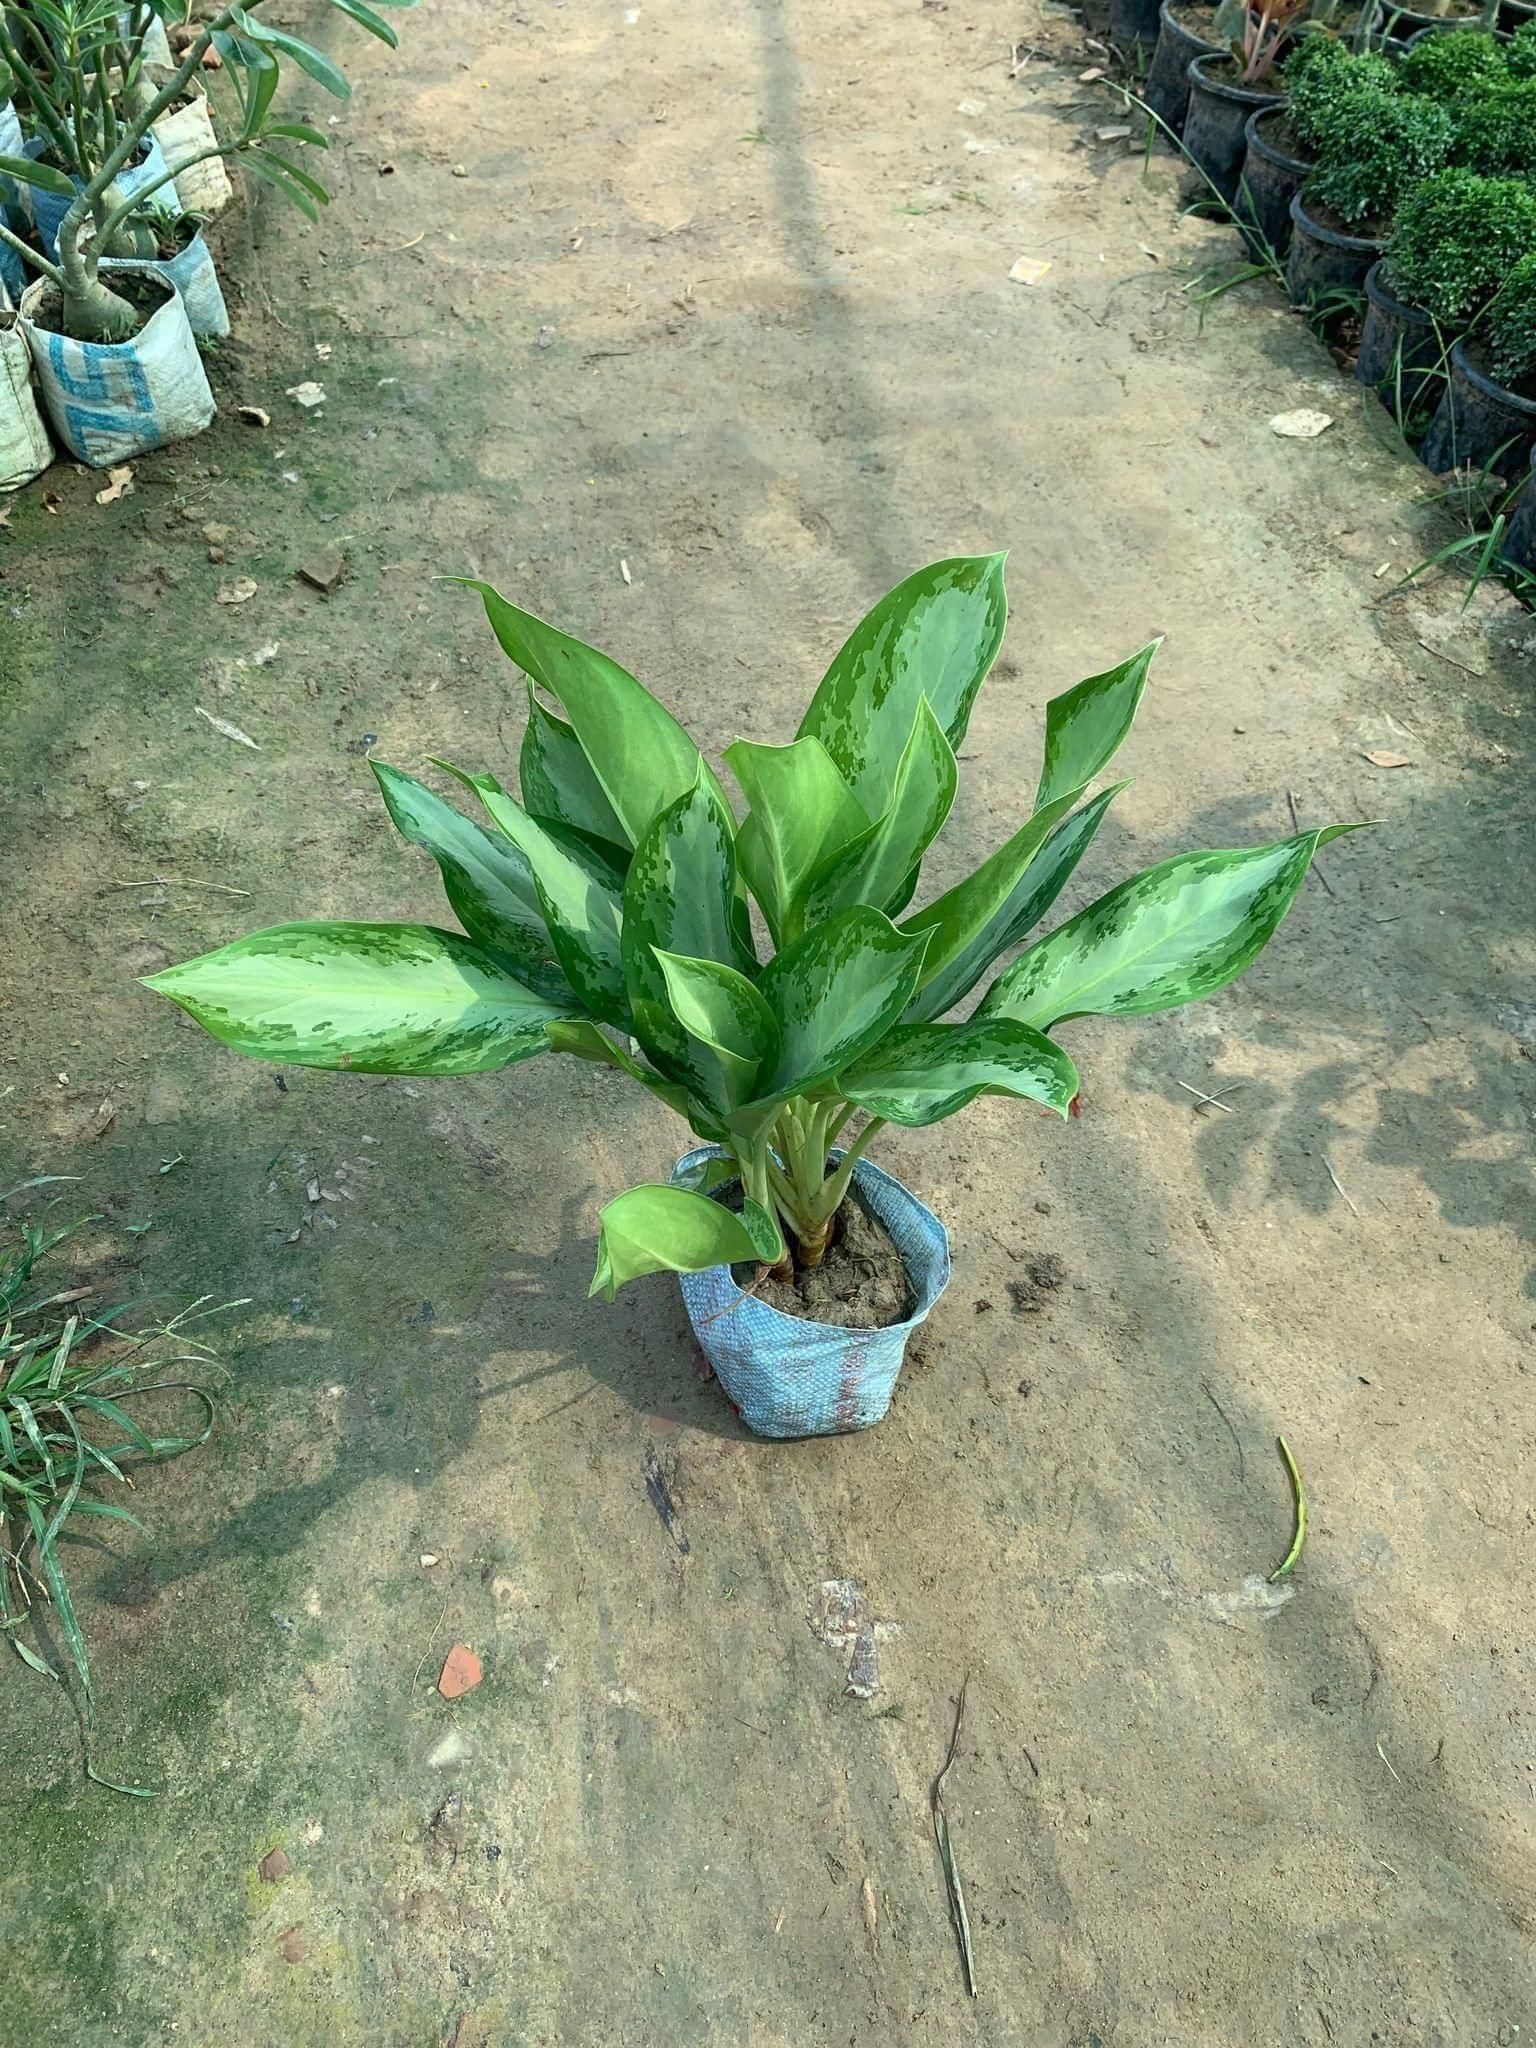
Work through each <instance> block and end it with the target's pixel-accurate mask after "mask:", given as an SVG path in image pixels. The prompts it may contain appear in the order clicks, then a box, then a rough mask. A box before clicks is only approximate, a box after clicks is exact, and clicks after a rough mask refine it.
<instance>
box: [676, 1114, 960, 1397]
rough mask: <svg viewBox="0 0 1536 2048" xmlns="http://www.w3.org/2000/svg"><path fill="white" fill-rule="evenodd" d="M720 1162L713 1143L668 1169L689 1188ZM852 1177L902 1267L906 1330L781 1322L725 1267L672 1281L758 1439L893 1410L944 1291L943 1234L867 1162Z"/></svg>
mask: <svg viewBox="0 0 1536 2048" xmlns="http://www.w3.org/2000/svg"><path fill="white" fill-rule="evenodd" d="M720 1156H721V1154H720V1151H719V1148H718V1147H717V1146H714V1145H703V1146H700V1147H699V1148H698V1149H697V1150H696V1151H693V1152H687V1153H685V1154H684V1155H683V1157H682V1158H681V1159H679V1161H678V1162H677V1164H676V1166H674V1167H673V1169H672V1182H673V1185H674V1186H677V1185H679V1184H684V1183H687V1182H688V1181H689V1180H691V1178H692V1177H693V1175H694V1173H695V1172H696V1171H697V1169H698V1168H699V1167H700V1166H701V1165H702V1164H703V1162H704V1161H705V1160H706V1159H718V1158H719V1157H720ZM833 1156H834V1158H835V1157H837V1156H838V1155H837V1154H834V1155H833ZM853 1179H854V1185H855V1186H856V1187H857V1188H858V1190H859V1193H860V1194H861V1195H862V1196H863V1197H864V1200H865V1201H866V1202H867V1203H868V1205H869V1208H870V1210H871V1212H872V1214H874V1215H875V1216H877V1217H878V1218H879V1220H880V1221H881V1222H882V1223H883V1224H884V1225H885V1227H886V1229H887V1230H888V1231H889V1232H890V1234H891V1241H892V1243H893V1244H894V1245H895V1246H896V1249H897V1250H898V1251H899V1252H900V1253H901V1256H902V1258H903V1259H904V1260H905V1262H906V1268H907V1277H908V1279H909V1280H910V1281H911V1282H912V1288H913V1292H914V1293H915V1294H916V1296H917V1306H916V1307H915V1308H914V1309H913V1311H912V1314H911V1315H910V1316H909V1317H908V1318H907V1320H906V1321H905V1322H904V1323H892V1324H891V1325H890V1327H889V1328H888V1329H884V1330H845V1329H842V1328H841V1327H840V1326H839V1325H837V1324H835V1323H811V1322H807V1321H805V1320H804V1318H802V1317H800V1316H787V1315H784V1314H783V1313H782V1312H781V1311H780V1310H779V1309H776V1308H770V1307H769V1305H768V1303H767V1302H765V1301H760V1300H758V1299H757V1298H756V1297H755V1296H753V1295H750V1294H744V1293H743V1291H742V1289H741V1288H740V1287H738V1286H737V1284H736V1282H735V1280H734V1279H733V1278H732V1277H731V1269H730V1267H729V1266H711V1267H710V1268H709V1270H708V1271H707V1272H704V1273H680V1274H679V1275H678V1280H679V1282H680V1284H681V1286H682V1290H683V1306H684V1307H685V1308H686V1309H687V1311H688V1320H689V1322H690V1323H691V1324H692V1325H693V1334H694V1336H695V1337H696V1338H697V1339H698V1341H699V1344H700V1346H701V1348H702V1350H703V1352H704V1356H705V1357H706V1358H707V1359H708V1360H709V1362H710V1364H711V1365H712V1366H713V1367H714V1369H715V1377H716V1378H717V1379H718V1380H719V1382H720V1384H721V1386H722V1387H724V1389H725V1391H726V1393H727V1394H728V1395H729V1396H730V1398H731V1400H732V1402H733V1403H734V1404H735V1406H736V1408H737V1409H738V1411H739V1412H740V1415H741V1419H742V1421H743V1422H744V1423H745V1424H746V1425H747V1427H748V1429H750V1430H753V1431H754V1432H755V1433H756V1434H757V1435H758V1436H772V1437H793V1436H833V1435H837V1434H840V1433H842V1432H844V1431H847V1430H853V1429H868V1428H869V1427H870V1425H871V1424H872V1423H876V1422H879V1421H880V1420H881V1418H882V1417H883V1416H884V1414H885V1411H886V1409H887V1408H889V1406H890V1405H891V1394H892V1392H893V1390H894V1389H895V1385H896V1376H897V1374H898V1373H899V1372H900V1371H901V1361H902V1358H903V1357H904V1355H905V1353H906V1348H907V1339H908V1338H909V1337H910V1336H911V1334H912V1332H913V1331H914V1330H915V1329H916V1328H917V1326H918V1324H919V1323H921V1322H922V1321H924V1319H925V1318H926V1317H927V1315H928V1312H929V1311H930V1309H931V1308H932V1307H933V1305H934V1303H935V1302H936V1301H937V1300H938V1298H939V1296H940V1295H941V1294H942V1293H943V1292H944V1289H945V1288H946V1287H947V1286H948V1285H949V1237H948V1235H947V1233H946V1232H945V1229H944V1226H943V1224H942V1223H941V1222H940V1221H939V1219H938V1217H937V1216H935V1215H934V1213H933V1211H932V1210H931V1209H927V1208H925V1207H924V1206H923V1204H922V1203H921V1202H920V1201H919V1200H918V1199H917V1197H916V1195H914V1194H912V1193H911V1192H910V1191H909V1190H908V1189H907V1188H904V1187H903V1186H902V1184H901V1182H900V1181H899V1180H895V1179H893V1178H892V1176H891V1175H890V1174H888V1173H882V1172H881V1171H880V1169H879V1167H878V1166H871V1165H870V1163H869V1161H868V1160H867V1159H861V1160H860V1161H859V1163H858V1165H857V1166H856V1167H855V1168H854V1169H853Z"/></svg>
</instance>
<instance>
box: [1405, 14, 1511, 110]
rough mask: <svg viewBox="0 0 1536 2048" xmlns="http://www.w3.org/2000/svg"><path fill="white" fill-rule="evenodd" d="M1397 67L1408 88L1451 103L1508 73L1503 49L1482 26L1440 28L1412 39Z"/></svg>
mask: <svg viewBox="0 0 1536 2048" xmlns="http://www.w3.org/2000/svg"><path fill="white" fill-rule="evenodd" d="M1397 69H1398V74H1399V77H1400V78H1401V81H1402V87H1403V90H1404V91H1405V92H1414V93H1425V94H1427V95H1428V96H1429V98H1430V99H1434V100H1441V101H1443V102H1444V103H1445V104H1447V105H1450V104H1453V103H1454V102H1455V101H1457V100H1461V99H1465V98H1467V97H1469V96H1470V95H1473V94H1476V93H1478V92H1481V91H1482V90H1483V89H1484V88H1485V87H1487V86H1489V85H1492V84H1493V83H1494V82H1495V81H1496V80H1498V79H1501V78H1503V77H1504V76H1505V57H1504V50H1503V47H1502V45H1501V44H1499V43H1498V42H1497V41H1496V40H1495V39H1494V37H1492V36H1491V35H1488V34H1486V33H1485V32H1484V31H1483V30H1481V29H1472V28H1460V29H1444V30H1437V31H1436V32H1435V33H1434V34H1433V35H1427V36H1421V37H1419V38H1418V39H1417V41H1415V42H1414V43H1412V44H1411V45H1410V46H1409V48H1408V49H1406V50H1405V51H1404V52H1403V56H1402V61H1401V63H1400V64H1399V65H1398V67H1397Z"/></svg>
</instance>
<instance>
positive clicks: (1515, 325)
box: [1487, 250, 1536, 384]
mask: <svg viewBox="0 0 1536 2048" xmlns="http://www.w3.org/2000/svg"><path fill="white" fill-rule="evenodd" d="M1487 330H1488V345H1489V350H1490V352H1491V354H1492V356H1493V374H1494V375H1495V377H1497V378H1498V379H1499V381H1500V382H1501V383H1504V384H1519V383H1521V382H1523V381H1524V380H1526V379H1527V378H1532V377H1536V250H1533V251H1532V253H1531V254H1530V255H1528V256H1522V257H1521V259H1520V261H1519V262H1518V263H1517V264H1516V265H1515V267H1514V269H1513V270H1512V271H1511V272H1510V273H1509V276H1508V277H1507V278H1506V279H1505V281H1504V287H1503V289H1502V291H1500V293H1499V295H1498V297H1497V298H1496V299H1494V301H1493V303H1492V304H1491V305H1490V306H1489V308H1488V315H1487Z"/></svg>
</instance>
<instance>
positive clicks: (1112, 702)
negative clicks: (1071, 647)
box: [1035, 640, 1163, 811]
mask: <svg viewBox="0 0 1536 2048" xmlns="http://www.w3.org/2000/svg"><path fill="white" fill-rule="evenodd" d="M1162 644H1163V643H1162V641H1161V640H1154V641H1153V642H1152V643H1151V644H1150V646H1147V647H1143V648H1142V649H1141V651H1140V653H1139V654H1133V655H1132V656H1131V658H1130V660H1129V661H1122V662H1121V663H1120V665H1119V667H1118V668H1111V669H1106V670H1105V672H1104V674H1103V675H1101V676H1089V677H1087V679H1086V680H1085V681H1083V682H1081V683H1079V684H1077V686H1076V687H1075V688H1074V689H1071V690H1064V691H1063V692H1062V694H1061V695H1060V696H1059V697H1053V698H1052V699H1051V700H1050V702H1049V703H1048V704H1047V705H1046V707H1045V764H1044V766H1043V767H1042V768H1041V770H1040V787H1039V790H1038V791H1037V792H1036V795H1035V809H1036V810H1037V811H1038V810H1041V809H1043V807H1044V806H1045V805H1046V804H1049V803H1054V802H1055V800H1056V799H1057V797H1060V796H1065V795H1066V794H1067V793H1068V792H1069V791H1074V790H1075V791H1081V790H1082V789H1083V788H1085V787H1086V785H1087V784H1088V783H1090V782H1092V780H1093V778H1094V777H1095V775H1097V774H1099V773H1100V771H1101V770H1102V769H1104V768H1106V767H1108V765H1109V763H1110V762H1111V761H1112V760H1113V759H1114V757H1115V754H1116V752H1117V750H1118V749H1119V746H1120V743H1121V741H1122V740H1123V739H1124V738H1125V736H1126V734H1127V733H1128V732H1129V731H1130V729H1131V721H1132V720H1133V719H1134V718H1135V716H1136V707H1137V705H1138V704H1140V702H1141V693H1142V691H1143V690H1144V689H1145V688H1146V682H1147V670H1148V669H1149V668H1150V667H1151V665H1152V657H1153V655H1154V654H1156V652H1157V650H1158V648H1159V647H1161V646H1162Z"/></svg>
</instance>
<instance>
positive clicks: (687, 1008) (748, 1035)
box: [656, 948, 779, 1101]
mask: <svg viewBox="0 0 1536 2048" xmlns="http://www.w3.org/2000/svg"><path fill="white" fill-rule="evenodd" d="M656 958H657V960H658V961H659V962H660V965H661V971H662V973H663V975H664V976H665V977H666V986H667V1001H668V1003H669V1004H670V1005H671V1008H672V1014H673V1016H675V1017H676V1019H677V1021H678V1023H679V1024H681V1025H682V1027H683V1029H684V1030H685V1031H687V1032H690V1033H691V1034H692V1036H693V1037H695V1038H697V1039H698V1040H699V1041H700V1043H701V1044H704V1045H708V1046H713V1047H714V1049H715V1050H716V1051H717V1052H720V1053H724V1054H725V1055H726V1056H727V1057H728V1058H729V1059H730V1060H732V1061H733V1062H734V1063H735V1065H736V1067H737V1068H738V1069H741V1070H743V1071H744V1072H745V1074H746V1076H747V1077H748V1078H750V1077H752V1076H755V1075H756V1073H757V1071H758V1069H759V1067H761V1065H762V1063H763V1061H764V1060H765V1059H767V1058H768V1057H769V1055H770V1054H771V1053H773V1052H775V1051H776V1049H777V1046H778V1035H779V1028H778V1025H777V1024H776V1023H775V1022H774V1016H773V1012H772V1010H770V1009H769V1007H768V1005H767V1004H766V1003H765V1002H764V1001H763V998H762V997H761V996H760V995H759V994H758V992H757V989H756V988H755V987H754V985H753V984H752V983H751V982H750V981H748V979H747V977H746V976H745V975H744V974H740V973H738V972H737V970H736V969H735V968H734V967H726V966H723V965H722V964H721V963H720V962H719V961H718V960H689V959H685V958H684V957H683V955H682V954H680V953H664V952H662V951H661V950H660V949H659V948H658V949H657V953H656ZM746 1093H747V1094H748V1095H749V1094H750V1093H751V1090H750V1088H748V1089H747V1091H746ZM740 1099H741V1100H743V1101H744V1100H746V1095H743V1096H742V1097H741V1098H740Z"/></svg>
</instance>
